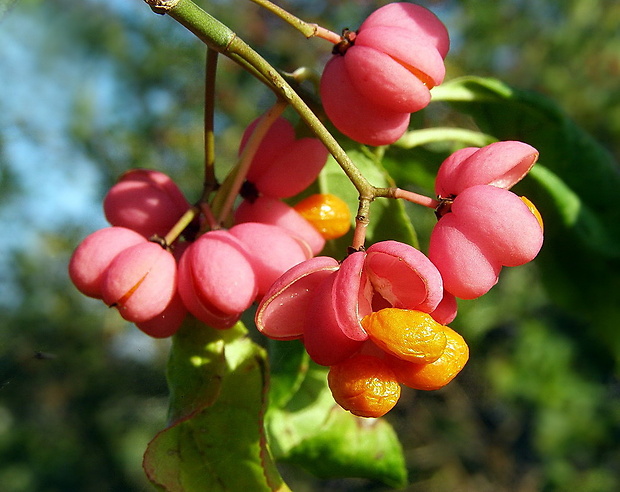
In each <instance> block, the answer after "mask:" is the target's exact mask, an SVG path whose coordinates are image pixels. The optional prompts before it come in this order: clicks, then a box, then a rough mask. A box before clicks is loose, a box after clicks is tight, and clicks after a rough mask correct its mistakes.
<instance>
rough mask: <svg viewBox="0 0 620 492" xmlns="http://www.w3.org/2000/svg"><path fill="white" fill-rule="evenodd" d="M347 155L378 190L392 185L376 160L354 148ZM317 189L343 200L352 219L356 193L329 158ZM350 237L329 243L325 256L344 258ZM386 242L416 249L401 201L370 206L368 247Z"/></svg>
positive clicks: (355, 209) (416, 241)
mask: <svg viewBox="0 0 620 492" xmlns="http://www.w3.org/2000/svg"><path fill="white" fill-rule="evenodd" d="M347 153H348V155H349V157H350V158H351V159H352V160H353V162H354V163H355V165H356V166H357V167H358V169H359V170H360V171H361V172H362V174H363V175H364V176H365V177H366V179H368V181H370V183H371V184H373V185H374V186H377V187H389V186H394V182H393V181H392V179H391V178H390V177H389V175H388V174H387V172H386V171H385V170H384V169H383V168H382V167H381V165H380V163H379V162H378V161H377V160H376V159H373V158H371V157H369V156H368V155H366V154H365V153H363V152H362V151H359V150H355V149H353V150H349V151H348V152H347ZM318 186H319V190H320V192H321V193H333V194H335V195H338V196H339V197H340V198H342V199H343V200H344V201H345V202H346V203H347V205H348V206H349V209H350V210H351V213H352V215H353V217H355V215H356V213H357V207H358V203H359V201H358V198H359V193H358V192H357V190H356V189H355V187H354V186H353V185H352V184H351V182H350V181H349V178H348V177H347V176H346V175H345V174H344V172H343V171H342V170H341V169H340V166H339V165H338V164H337V162H336V161H335V160H334V159H333V158H332V157H330V158H329V159H328V161H327V164H326V165H325V167H324V168H323V171H322V172H321V174H320V175H319V178H318ZM351 236H352V233H349V234H348V235H346V236H344V237H343V238H341V239H338V240H336V241H330V242H329V243H328V245H327V248H326V253H327V254H330V255H332V256H334V257H336V258H342V257H344V255H345V253H346V248H347V246H349V245H350V244H351ZM387 239H393V240H395V241H401V242H404V243H407V244H411V245H412V246H414V247H417V246H418V238H417V235H416V232H415V230H414V228H413V226H412V224H411V221H410V220H409V218H408V217H407V214H406V213H405V207H404V204H403V203H402V201H401V200H391V199H387V198H377V199H376V200H375V201H374V202H372V204H371V206H370V224H369V225H368V228H367V230H366V241H367V245H370V244H372V243H375V242H377V241H384V240H387Z"/></svg>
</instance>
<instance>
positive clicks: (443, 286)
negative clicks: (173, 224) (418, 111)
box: [256, 141, 543, 416]
mask: <svg viewBox="0 0 620 492" xmlns="http://www.w3.org/2000/svg"><path fill="white" fill-rule="evenodd" d="M537 158H538V152H537V151H536V149H534V148H533V147H531V146H529V145H527V144H525V143H522V142H514V141H507V142H497V143H494V144H491V145H488V146H486V147H483V148H465V149H462V150H459V151H457V152H455V153H454V154H452V155H451V156H450V157H448V158H447V159H446V160H445V161H444V162H443V163H442V164H441V166H440V168H439V171H438V175H437V179H436V193H437V196H438V202H437V203H438V206H437V208H436V210H435V212H436V215H437V216H438V217H439V220H438V222H437V224H436V226H435V227H434V229H433V231H432V233H431V239H430V246H429V255H428V257H427V256H426V255H424V254H423V253H422V252H420V251H419V250H417V249H415V248H413V247H412V246H409V245H406V244H403V243H400V242H396V241H383V242H378V243H375V244H373V245H371V246H370V247H369V248H368V249H366V250H363V249H362V250H360V251H356V252H353V253H351V254H350V255H349V256H348V257H347V258H346V259H345V260H344V261H342V262H338V261H336V260H335V259H333V258H330V257H325V256H318V257H315V258H312V259H309V260H306V261H304V262H302V263H300V264H298V265H296V266H294V267H293V268H291V269H290V270H288V271H287V272H286V273H284V275H282V276H281V277H280V278H279V279H278V280H277V281H276V282H275V283H274V284H273V285H272V286H271V288H270V289H269V290H268V291H267V292H266V294H265V296H264V297H263V299H262V301H261V303H260V305H259V307H258V310H257V313H256V326H257V328H258V330H259V331H261V332H262V333H263V334H265V335H266V336H268V337H270V338H274V339H280V340H287V339H301V340H302V341H303V343H304V346H305V348H306V350H307V352H308V354H309V355H310V357H311V358H312V359H313V360H314V361H315V362H317V363H318V364H321V365H325V366H330V368H331V370H333V369H334V368H337V369H336V371H337V372H338V373H342V369H341V368H342V367H346V366H347V365H349V363H348V362H347V361H353V360H354V358H355V360H367V358H368V356H371V357H374V359H372V360H373V361H375V362H374V364H375V365H376V366H377V367H383V368H385V367H388V368H389V371H388V373H390V372H391V373H393V374H394V375H395V376H393V377H395V378H396V381H397V382H398V383H402V384H405V385H407V386H411V387H413V388H416V389H437V388H439V387H441V386H442V385H445V384H447V383H448V382H449V381H450V380H451V379H452V378H453V377H454V376H455V375H456V373H458V371H460V369H461V368H462V366H463V365H464V364H465V362H466V360H467V357H468V349H467V346H466V344H465V342H464V341H462V339H461V341H460V342H458V343H457V341H458V339H459V336H458V335H456V334H455V332H454V331H452V330H451V329H449V328H448V327H446V326H445V325H447V324H448V323H450V322H451V321H452V320H453V319H454V318H455V317H456V313H457V303H456V298H457V297H460V298H463V299H473V298H475V297H479V296H481V295H483V294H484V293H486V292H487V291H488V290H489V289H491V287H493V285H495V284H496V283H497V281H498V278H499V273H500V270H501V268H502V267H503V266H517V265H522V264H524V263H527V262H529V261H531V260H532V259H534V257H535V256H536V255H537V254H538V252H539V250H540V248H541V246H542V242H543V226H542V219H541V218H540V215H539V214H538V211H537V210H536V208H535V207H534V206H533V204H531V202H529V200H527V199H525V198H524V197H519V196H517V195H515V194H514V193H512V192H511V191H509V190H508V188H510V187H512V186H513V185H514V184H516V183H517V182H518V181H520V180H521V179H522V178H523V177H524V176H525V175H526V174H527V173H528V172H529V170H530V169H531V167H532V166H533V165H534V163H535V161H536V160H537ZM390 309H392V311H389V310H390ZM394 312H397V313H398V312H401V313H405V312H407V313H414V316H409V314H406V315H405V314H403V315H402V316H401V315H400V314H397V315H394ZM377 314H378V315H379V316H380V317H381V318H376V319H383V320H387V319H393V320H394V321H393V322H390V325H389V327H388V328H387V329H384V330H383V331H382V333H381V334H379V335H377V334H376V333H375V334H373V333H372V332H370V331H369V329H368V327H369V326H371V327H372V326H373V325H372V322H371V321H368V320H369V319H370V318H371V315H377ZM429 317H430V321H429ZM412 319H416V320H419V321H415V323H418V325H417V326H413V325H409V323H410V320H412ZM403 320H404V321H403ZM403 323H405V326H403ZM433 324H438V325H441V326H442V327H443V328H439V329H437V327H436V326H435V327H434V328H433V330H436V331H435V332H434V335H433V336H435V335H436V334H437V333H438V332H439V333H441V331H442V330H443V331H444V334H445V336H447V337H448V338H449V339H450V340H451V342H450V343H448V345H446V347H447V348H446V349H445V350H446V352H445V355H441V356H439V359H436V357H437V356H438V354H434V357H435V358H434V359H433V360H431V361H430V362H429V361H423V362H424V364H428V363H433V364H435V366H434V367H433V369H428V370H427V368H428V367H430V366H425V367H426V368H425V369H420V368H421V367H423V365H421V363H420V362H419V361H414V362H412V361H411V360H410V359H409V355H408V352H410V351H411V350H414V348H413V345H412V344H415V343H418V342H419V340H417V341H416V340H414V338H415V337H421V339H422V342H421V343H420V344H419V345H418V346H422V347H423V346H424V345H425V344H426V343H427V342H425V341H424V336H426V335H425V334H424V330H425V329H426V328H427V327H430V326H432V325H433ZM416 330H419V331H418V335H413V334H412V333H414V332H415V331H416ZM437 330H438V331H437ZM419 333H422V334H421V335H420V334H419ZM429 333H430V332H429ZM441 336H443V335H441ZM428 343H429V344H430V343H431V341H430V340H429V341H428ZM454 344H457V345H458V348H457V345H454ZM386 347H393V348H389V349H388V350H386ZM415 350H418V349H417V348H416V349H415ZM360 356H363V357H366V358H365V359H360V358H359V357H360ZM377 359H379V361H380V362H377ZM368 360H370V359H368ZM435 360H436V362H434V361H435ZM342 364H345V366H342ZM381 371H382V373H384V371H385V369H381ZM421 373H426V376H425V377H427V376H428V378H427V379H425V380H424V381H420V374H421ZM330 374H331V372H330ZM369 377H370V376H369ZM429 378H430V379H429ZM375 380H376V381H379V380H381V377H380V376H379V375H377V376H376V377H375V378H374V379H373V378H370V379H367V380H365V382H363V383H360V382H359V381H357V382H351V381H349V382H345V383H344V384H345V385H346V384H349V385H351V387H352V388H353V389H351V390H350V391H351V392H352V393H351V394H356V392H357V391H358V390H359V391H360V392H362V391H363V392H366V391H369V392H371V393H372V392H373V391H375V390H374V389H373V388H375V387H374V386H373V384H374V383H373V382H372V381H375ZM339 384H341V383H339ZM357 385H362V386H363V388H364V389H362V386H359V387H358V386H357ZM330 387H331V386H330ZM335 388H336V389H335V391H337V392H340V391H341V389H338V388H337V387H335ZM375 389H376V388H375ZM332 391H334V388H332ZM360 394H361V393H360ZM334 396H335V398H336V394H334ZM375 396H376V397H377V398H378V396H377V395H375ZM373 398H374V397H373ZM371 399H372V398H371ZM336 400H337V401H338V398H336ZM344 401H345V402H346V401H347V400H346V399H345V400H344ZM339 403H341V404H342V402H341V401H339ZM344 404H345V405H348V404H347V403H344ZM345 408H348V407H346V406H345ZM348 409H349V410H351V408H348ZM351 411H353V412H354V413H355V412H359V413H356V414H357V415H362V416H375V414H374V413H373V412H374V411H372V410H363V409H357V410H351ZM377 415H379V413H377Z"/></svg>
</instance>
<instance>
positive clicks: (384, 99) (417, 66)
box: [320, 2, 450, 145]
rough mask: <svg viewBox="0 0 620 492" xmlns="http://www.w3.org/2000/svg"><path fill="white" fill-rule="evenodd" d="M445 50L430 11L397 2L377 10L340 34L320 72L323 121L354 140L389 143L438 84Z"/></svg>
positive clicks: (446, 39)
mask: <svg viewBox="0 0 620 492" xmlns="http://www.w3.org/2000/svg"><path fill="white" fill-rule="evenodd" d="M449 47H450V39H449V37H448V32H447V30H446V28H445V26H444V25H443V24H442V23H441V21H440V20H439V19H438V18H437V17H436V16H435V14H433V13H432V12H431V11H429V10H427V9H425V8H424V7H420V6H419V5H415V4H412V3H402V2H401V3H390V4H388V5H385V6H384V7H381V8H380V9H378V10H376V11H375V12H373V13H372V14H371V15H370V16H369V17H368V18H367V19H366V20H365V21H364V22H363V23H362V25H361V26H360V28H359V29H358V30H357V31H356V32H346V31H345V33H344V35H343V41H342V42H341V43H340V44H339V45H337V46H336V47H335V48H334V56H333V57H332V58H331V59H330V60H329V61H328V62H327V65H326V66H325V69H324V71H323V75H322V77H321V84H320V93H321V100H322V102H323V108H324V109H325V112H326V114H327V116H328V117H329V119H330V120H331V122H332V123H333V124H334V125H335V126H336V128H338V130H340V131H341V132H342V133H344V134H345V135H347V136H348V137H350V138H352V139H353V140H356V141H358V142H361V143H363V144H367V145H387V144H391V143H394V142H395V141H396V140H398V139H399V138H400V137H401V136H402V135H403V133H404V132H405V131H406V129H407V127H408V125H409V119H410V114H411V113H413V112H416V111H419V110H420V109H423V108H424V107H426V106H427V105H428V104H429V102H430V99H431V95H430V89H432V88H433V87H434V86H436V85H439V84H441V83H442V82H443V78H444V76H445V66H444V62H443V60H444V58H445V56H446V54H447V53H448V49H449Z"/></svg>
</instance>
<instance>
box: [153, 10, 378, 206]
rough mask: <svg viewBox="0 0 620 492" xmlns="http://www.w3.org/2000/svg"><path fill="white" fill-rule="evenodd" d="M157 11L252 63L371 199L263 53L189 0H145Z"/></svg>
mask: <svg viewBox="0 0 620 492" xmlns="http://www.w3.org/2000/svg"><path fill="white" fill-rule="evenodd" d="M145 1H146V2H147V3H148V4H149V5H150V6H151V8H153V10H154V11H155V12H157V13H166V14H168V15H170V16H171V17H172V18H173V19H175V20H176V21H177V22H179V23H180V24H182V25H183V26H185V27H186V28H187V29H189V30H190V31H191V32H192V33H194V34H195V35H196V36H197V37H198V38H199V39H200V40H201V41H202V42H204V43H205V44H206V45H207V46H209V47H210V48H212V49H214V50H216V51H218V52H220V53H222V54H223V55H225V56H227V57H229V58H230V59H232V60H233V61H235V62H236V63H239V64H240V65H242V66H243V67H244V68H247V66H248V65H249V66H251V67H252V68H253V70H254V71H251V73H252V74H253V75H254V76H256V77H257V78H258V79H259V80H260V81H261V82H263V83H266V85H267V86H268V87H269V88H270V89H271V90H272V91H274V92H275V93H276V96H278V98H282V99H284V100H285V101H287V102H288V103H289V104H290V105H291V106H292V107H293V108H294V109H295V111H297V113H298V114H299V115H300V117H301V118H302V120H304V122H305V123H306V124H307V125H308V126H309V127H310V129H311V130H312V132H313V133H314V134H315V135H316V136H317V138H318V139H319V140H321V142H323V144H324V145H325V147H326V148H327V150H328V151H329V152H330V153H331V154H332V155H333V156H334V159H335V160H336V162H337V163H338V164H339V165H340V167H341V168H342V170H343V171H344V173H345V174H346V175H347V177H348V178H349V180H350V181H351V182H352V183H353V185H354V186H355V188H356V189H357V191H358V192H359V194H360V197H361V198H364V199H369V200H372V199H373V198H374V197H375V196H376V195H375V190H376V188H375V187H374V186H372V185H371V184H370V183H369V182H368V180H367V179H366V178H365V177H364V176H363V175H362V173H361V172H360V171H359V169H358V168H357V167H356V166H355V164H354V163H353V161H352V160H351V159H350V158H349V156H348V155H347V153H346V152H345V151H344V149H343V148H342V147H341V146H340V144H338V142H337V141H336V139H335V138H334V137H333V136H332V134H331V133H330V132H329V131H328V130H327V128H325V126H324V125H323V123H322V122H321V120H320V119H319V118H318V117H317V116H316V115H315V114H314V112H313V111H312V110H311V109H310V108H309V107H308V105H307V104H306V103H305V101H304V100H303V99H302V98H301V97H300V96H299V95H298V94H297V93H296V92H295V90H293V88H292V87H291V86H290V85H289V84H288V82H287V81H286V80H285V79H284V78H283V77H282V76H281V75H280V73H279V72H278V71H277V70H276V69H275V68H273V67H272V66H271V65H270V64H269V63H268V62H267V61H266V60H265V59H264V58H263V57H261V56H260V55H259V54H258V53H257V52H256V51H254V50H253V49H252V48H251V47H250V46H249V45H247V44H246V43H245V42H244V41H243V40H242V39H240V38H239V37H237V35H236V34H235V33H234V32H233V31H231V30H230V29H229V28H228V27H227V26H225V25H224V24H222V23H221V22H220V21H218V20H217V19H215V18H214V17H212V16H211V15H209V14H208V13H206V12H205V11H204V10H202V9H201V8H200V7H198V6H197V5H196V4H195V3H194V2H192V1H191V0H145Z"/></svg>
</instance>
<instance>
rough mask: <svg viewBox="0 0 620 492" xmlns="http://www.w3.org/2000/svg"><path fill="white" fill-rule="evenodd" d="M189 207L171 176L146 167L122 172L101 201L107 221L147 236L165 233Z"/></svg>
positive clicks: (163, 234)
mask: <svg viewBox="0 0 620 492" xmlns="http://www.w3.org/2000/svg"><path fill="white" fill-rule="evenodd" d="M189 208H190V204H189V203H188V202H187V200H186V199H185V197H184V196H183V193H182V192H181V190H179V188H178V186H177V185H176V184H175V183H174V181H172V179H170V177H168V176H167V175H165V174H163V173H160V172H158V171H152V170H149V169H133V170H131V171H128V172H127V173H125V174H123V175H122V176H121V178H120V180H119V181H118V182H117V183H116V184H115V185H114V186H112V188H110V191H108V193H107V194H106V196H105V198H104V200H103V210H104V213H105V216H106V219H107V220H108V222H110V224H112V225H116V226H123V227H127V228H129V229H132V230H134V231H136V232H138V233H140V234H142V235H143V236H145V237H146V238H150V237H151V236H153V235H155V234H157V235H159V236H162V237H163V236H165V235H166V233H167V232H168V231H169V230H170V229H171V228H172V226H174V224H175V223H176V222H177V220H179V218H180V217H181V216H182V215H183V214H184V213H185V212H186V211H187V210H188V209H189Z"/></svg>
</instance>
